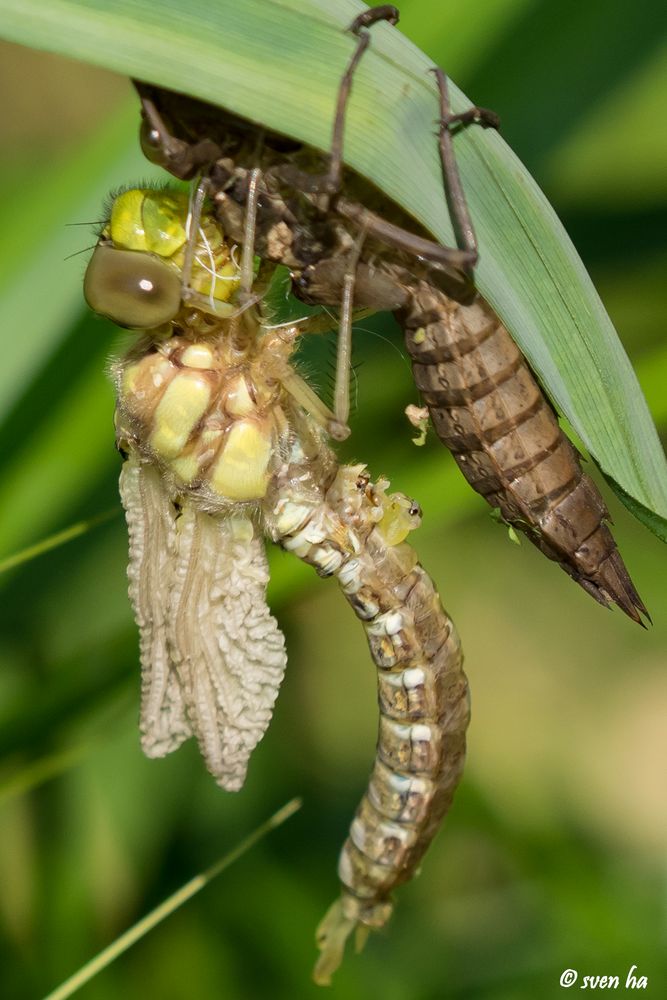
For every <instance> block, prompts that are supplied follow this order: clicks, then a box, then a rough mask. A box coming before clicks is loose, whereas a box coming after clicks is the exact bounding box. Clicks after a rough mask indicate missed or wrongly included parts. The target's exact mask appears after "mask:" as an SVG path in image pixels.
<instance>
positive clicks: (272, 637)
mask: <svg viewBox="0 0 667 1000" xmlns="http://www.w3.org/2000/svg"><path fill="white" fill-rule="evenodd" d="M121 497H122V500H123V505H124V507H125V513H126V517H127V522H128V528H129V534H130V565H129V569H128V576H129V579H130V599H131V601H132V604H133V607H134V612H135V617H136V620H137V624H138V626H139V630H140V633H141V666H142V707H141V733H142V747H143V750H144V752H145V753H146V754H147V755H148V756H149V757H161V756H164V755H165V754H167V753H170V752H171V751H172V750H175V749H176V748H177V747H178V746H180V744H181V743H182V742H183V740H184V739H186V738H187V737H188V736H190V735H193V734H194V735H195V736H196V737H197V741H198V743H199V748H200V750H201V753H202V755H203V757H204V760H205V762H206V766H207V767H208V769H209V771H210V772H211V774H212V775H213V776H214V778H215V779H216V781H217V782H218V784H219V785H220V786H221V787H222V788H225V789H227V790H228V791H238V789H240V788H241V787H242V785H243V782H244V780H245V776H246V771H247V767H248V759H249V757H250V754H251V753H252V751H253V750H254V748H255V747H256V746H257V744H258V743H259V741H260V740H261V738H262V736H263V735H264V733H265V732H266V729H267V726H268V724H269V722H270V721H271V715H272V713H273V706H274V703H275V700H276V697H277V695H278V690H279V688H280V684H281V681H282V679H283V676H284V673H285V666H286V663H287V656H286V653H285V640H284V637H283V634H282V632H281V631H280V629H279V628H278V625H277V623H276V620H275V619H274V618H273V616H272V615H271V613H270V611H269V608H268V605H267V603H266V587H267V584H268V579H269V571H268V564H267V560H266V553H265V549H264V542H263V540H262V538H261V537H258V536H257V534H256V529H255V528H254V526H253V524H252V522H251V521H250V520H249V519H247V518H244V517H220V516H216V517H214V516H211V515H210V514H206V513H204V512H202V511H198V510H196V509H195V508H194V506H193V505H191V504H188V503H187V502H185V503H184V504H183V506H182V508H181V509H180V510H179V509H177V508H176V507H175V506H174V504H173V503H172V502H171V500H170V498H169V496H168V493H167V491H166V489H165V486H164V484H163V480H162V478H161V476H160V473H159V471H158V470H157V469H155V468H154V467H151V465H150V464H147V463H143V462H141V461H140V460H139V459H138V457H137V456H135V455H131V456H130V458H129V459H128V460H127V461H126V462H125V464H124V467H123V471H122V474H121Z"/></svg>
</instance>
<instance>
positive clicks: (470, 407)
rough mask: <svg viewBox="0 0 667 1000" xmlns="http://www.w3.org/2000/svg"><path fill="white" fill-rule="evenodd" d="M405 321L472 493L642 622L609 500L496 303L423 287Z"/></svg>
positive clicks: (437, 420)
mask: <svg viewBox="0 0 667 1000" xmlns="http://www.w3.org/2000/svg"><path fill="white" fill-rule="evenodd" d="M397 315H398V318H399V321H400V322H401V323H402V325H403V328H404V331H405V340H406V345H407V349H408V352H409V354H410V357H411V358H412V369H413V373H414V377H415V382H416V384H417V387H418V388H419V390H420V391H421V393H422V396H423V397H424V401H425V402H426V404H427V406H428V408H429V411H430V414H431V419H432V421H433V424H434V426H435V429H436V431H437V434H438V437H439V438H440V439H441V441H443V443H444V444H445V445H446V446H447V447H448V448H449V449H450V450H451V451H452V453H453V455H454V458H455V460H456V462H457V464H458V466H459V468H460V469H461V471H462V472H463V474H464V475H465V477H466V479H467V480H468V482H469V483H470V485H471V486H472V487H473V489H475V490H477V492H478V493H480V494H481V495H482V496H483V497H484V498H485V500H487V501H488V503H490V504H491V506H492V507H496V508H499V509H500V512H501V514H502V516H503V518H504V519H505V520H506V521H508V522H509V523H510V524H512V525H514V526H515V527H516V528H517V529H519V530H521V531H523V532H525V533H526V534H527V536H528V537H529V538H530V540H531V541H532V542H533V543H534V544H535V545H537V546H538V548H540V549H541V550H542V552H544V553H545V555H547V556H548V557H549V558H550V559H554V560H555V561H556V562H558V563H559V564H560V565H561V566H562V568H563V569H564V570H565V571H566V572H567V573H569V575H570V576H571V577H573V578H574V579H575V580H576V581H577V582H578V583H579V584H581V586H582V587H583V588H584V589H585V590H587V591H588V592H589V593H590V594H592V596H593V597H595V599H596V600H598V601H599V602H600V603H601V604H604V605H609V603H610V602H611V601H614V602H615V603H616V604H618V606H619V607H620V608H621V609H622V610H623V611H625V613H626V614H627V615H629V616H630V617H631V618H633V619H634V620H635V621H638V622H639V621H641V619H640V613H646V609H645V607H644V605H643V603H642V601H641V599H640V597H639V595H638V594H637V591H636V590H635V587H634V585H633V583H632V581H631V579H630V576H629V574H628V572H627V570H626V568H625V566H624V564H623V561H622V559H621V556H620V553H619V551H618V549H617V547H616V543H615V541H614V539H613V537H612V534H611V532H610V530H609V528H608V527H607V524H606V521H607V520H608V518H609V514H608V511H607V508H606V506H605V503H604V500H603V499H602V496H601V495H600V492H599V491H598V489H597V487H596V485H595V483H594V482H593V480H592V479H591V478H590V477H589V476H587V475H586V473H585V472H584V471H583V469H582V468H581V464H580V460H579V455H578V453H577V451H576V450H575V449H574V447H573V446H572V445H571V444H570V442H569V441H568V439H567V438H566V436H565V434H564V433H563V432H562V430H561V429H560V426H559V424H558V420H557V418H556V415H555V413H554V411H553V410H552V408H551V406H550V405H549V403H548V402H547V400H546V398H545V397H544V395H543V393H542V390H541V389H540V387H539V385H538V384H537V382H536V380H535V378H534V376H533V374H532V373H531V371H530V369H529V367H528V365H527V363H526V361H525V359H524V357H523V355H522V354H521V352H520V351H519V349H518V347H517V346H516V344H515V343H514V341H513V340H512V338H511V337H510V335H509V333H508V332H507V330H506V329H505V327H504V326H503V324H502V323H501V322H500V320H499V319H498V317H497V316H496V315H495V313H494V312H493V310H492V309H491V308H490V306H488V305H487V304H486V303H485V302H484V300H483V299H481V298H480V297H479V296H478V297H476V298H475V300H474V301H473V302H472V303H470V304H468V305H463V304H461V303H458V302H456V301H454V300H453V299H450V298H449V297H447V296H446V295H445V294H444V293H442V292H440V291H439V290H438V289H436V288H434V287H433V286H432V285H430V284H429V283H428V282H426V281H420V282H417V283H416V284H415V285H414V286H413V288H412V289H411V295H410V297H409V300H408V302H407V304H406V306H405V307H404V308H403V309H402V310H400V311H399V312H398V313H397Z"/></svg>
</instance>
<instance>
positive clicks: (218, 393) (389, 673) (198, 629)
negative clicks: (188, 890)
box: [85, 185, 469, 983]
mask: <svg viewBox="0 0 667 1000" xmlns="http://www.w3.org/2000/svg"><path fill="white" fill-rule="evenodd" d="M255 190H256V187H255ZM252 191H253V187H252V185H251V197H250V199H249V209H248V222H247V225H246V230H245V237H246V243H245V247H244V250H243V251H241V250H240V248H239V247H237V246H232V245H230V243H229V242H228V241H227V239H226V237H225V235H224V233H223V231H222V230H221V228H220V225H219V223H218V221H217V220H216V219H215V218H214V216H213V215H212V213H211V211H210V209H207V208H206V206H204V207H203V210H202V211H201V212H197V213H195V215H194V216H193V214H192V213H191V212H190V211H189V203H188V199H187V197H186V196H185V195H183V194H181V193H178V192H164V191H155V190H140V189H135V190H130V191H126V192H125V193H123V194H121V195H119V196H118V197H117V198H116V200H115V201H114V204H113V208H112V210H111V217H110V220H109V222H108V223H107V224H106V225H105V227H104V230H103V232H102V234H101V237H100V240H99V243H98V246H97V248H96V250H95V251H94V254H93V257H92V258H91V262H90V264H89V266H88V270H87V273H86V279H85V294H86V298H87V300H88V302H89V304H90V305H91V307H92V308H93V309H94V310H96V311H97V312H99V313H101V314H103V315H105V316H107V317H109V318H111V319H113V320H114V321H115V322H117V323H119V324H120V325H122V326H124V327H127V328H130V329H132V330H134V331H136V342H135V343H134V345H133V346H132V347H131V348H130V350H129V351H128V352H127V354H126V355H125V356H124V357H122V358H121V359H119V360H118V361H117V362H116V363H115V365H114V368H113V376H114V381H115V384H116V391H117V408H116V428H117V431H116V433H117V445H118V448H119V450H120V452H121V454H122V455H123V458H124V462H123V467H122V471H121V482H120V488H121V497H122V501H123V505H124V507H125V512H126V517H127V523H128V528H129V536H130V563H129V579H130V598H131V601H132V604H133V607H134V612H135V616H136V620H137V624H138V626H139V631H140V640H141V643H140V645H141V665H142V706H141V738H142V745H143V748H144V750H145V752H146V753H147V754H148V755H149V756H162V755H164V754H167V753H169V752H170V751H172V750H174V749H176V748H177V747H178V746H179V745H180V744H181V743H182V742H183V741H184V740H185V739H187V738H188V737H190V736H194V737H195V738H196V739H197V741H198V743H199V746H200V749H201V752H202V755H203V757H204V759H205V761H206V764H207V766H208V768H209V770H210V771H211V773H212V774H213V776H214V777H215V779H216V780H217V782H218V783H219V784H220V785H221V786H222V787H223V788H226V789H230V790H236V789H239V788H240V787H241V786H242V784H243V781H244V777H245V773H246V768H247V764H248V758H249V756H250V754H251V752H252V750H253V749H254V747H255V746H256V744H257V743H258V741H259V740H260V739H261V737H262V735H263V733H264V731H265V730H266V727H267V725H268V723H269V721H270V717H271V712H272V708H273V704H274V701H275V698H276V696H277V693H278V689H279V686H280V683H281V680H282V677H283V672H284V670H285V663H286V655H285V648H284V640H283V636H282V634H281V632H280V629H279V627H278V625H277V623H276V621H275V619H274V618H273V617H272V615H271V613H270V611H269V608H268V606H267V602H266V585H267V580H268V570H267V564H266V556H265V552H264V538H268V539H269V540H270V541H272V542H275V543H277V544H278V545H280V546H281V547H282V548H284V549H286V550H287V551H290V552H293V553H294V554H295V555H296V556H297V557H299V558H300V559H302V560H304V561H305V562H306V563H308V564H310V565H312V566H313V567H314V568H315V570H316V572H317V573H318V574H319V575H320V576H324V577H326V576H334V577H336V579H337V580H338V583H339V585H340V587H341V589H342V591H343V593H344V595H345V597H346V598H347V600H348V602H349V604H350V605H351V607H352V608H353V610H354V612H355V614H356V615H357V617H358V618H359V619H360V620H361V622H362V624H363V627H364V630H365V632H366V635H367V638H368V643H369V647H370V651H371V655H372V657H373V660H374V662H375V664H376V667H377V671H378V691H379V704H380V725H379V735H378V743H377V755H376V760H375V765H374V768H373V772H372V775H371V779H370V784H369V786H368V790H367V791H366V793H365V795H364V797H363V799H362V801H361V804H360V806H359V809H358V810H357V814H356V816H355V818H354V820H353V822H352V826H351V828H350V833H349V837H348V839H347V840H346V842H345V845H344V847H343V850H342V853H341V857H340V862H339V876H340V880H341V883H342V891H341V896H340V898H339V899H338V900H337V901H336V902H335V903H334V905H333V906H332V907H331V909H330V910H329V912H328V913H327V915H326V916H325V918H324V920H323V922H322V924H321V926H320V928H319V931H318V942H319V947H320V949H321V955H320V958H319V961H318V963H317V966H316V969H315V978H316V981H318V982H320V983H326V982H328V981H329V979H330V976H331V974H332V972H333V971H334V970H335V968H336V967H337V965H338V964H339V962H340V959H341V957H342V952H343V948H344V944H345V940H346V938H347V937H348V935H349V934H350V933H352V932H353V931H354V932H356V935H357V941H358V943H360V941H361V940H362V939H363V938H364V935H365V934H366V933H367V932H368V930H369V929H370V928H376V927H381V926H382V925H384V923H385V922H386V921H387V919H388V918H389V915H390V913H391V909H392V902H391V892H392V890H393V889H394V887H395V886H397V885H399V884H400V883H402V882H405V881H407V880H408V879H410V878H411V877H412V876H413V875H414V873H415V871H416V868H417V865H418V863H419V861H420V859H421V857H422V855H423V854H424V852H425V850H426V849H427V847H428V846H429V844H430V842H431V840H432V838H433V836H434V834H435V832H436V830H437V828H438V826H439V823H440V821H441V819H442V817H443V816H444V814H445V813H446V811H447V809H448V807H449V804H450V802H451V799H452V795H453V793H454V790H455V788H456V785H457V783H458V781H459V778H460V775H461V772H462V768H463V762H464V756H465V733H466V728H467V725H468V719H469V706H468V692H467V682H466V678H465V675H464V673H463V670H462V657H461V649H460V644H459V640H458V637H457V634H456V631H455V629H454V626H453V624H452V622H451V620H450V618H449V617H448V616H447V614H446V612H445V611H444V610H443V608H442V605H441V603H440V598H439V596H438V593H437V590H436V588H435V586H434V584H433V582H432V580H431V579H430V578H429V576H428V575H427V574H426V572H425V571H424V570H423V569H422V567H421V566H420V565H419V563H418V560H417V556H416V554H415V552H414V551H413V549H412V548H411V547H410V546H409V545H408V544H407V543H406V541H405V539H406V537H407V535H408V534H409V532H410V531H411V530H412V529H413V528H415V527H416V526H417V525H418V523H419V520H420V511H419V508H418V506H417V505H416V504H415V503H414V502H413V501H411V500H409V499H408V498H407V497H405V496H404V495H402V494H390V493H388V492H387V489H388V486H389V484H388V482H387V481H386V480H383V479H380V480H378V481H376V482H373V481H372V480H371V477H370V475H369V474H368V472H367V471H366V468H365V466H363V465H340V464H339V463H338V461H337V459H336V456H335V454H334V452H333V450H332V448H331V447H330V446H329V444H328V443H327V440H326V433H325V430H324V426H325V425H326V424H327V423H328V421H329V419H330V417H331V414H330V413H329V411H328V410H327V408H326V407H325V406H324V404H323V403H322V402H321V401H320V400H319V399H318V397H317V396H316V395H315V393H314V392H313V390H312V389H311V388H310V387H309V386H308V385H307V383H306V382H304V381H303V380H302V378H301V377H300V376H299V375H297V373H296V372H295V371H294V368H293V366H292V364H291V361H290V358H291V355H292V352H293V350H294V348H295V345H296V343H297V341H298V339H299V337H300V336H301V335H302V334H303V333H305V332H308V325H307V324H298V323H297V324H289V325H275V324H272V323H271V322H270V317H269V316H267V314H266V312H265V310H264V308H263V304H262V292H263V290H264V286H265V282H266V280H267V277H268V276H267V269H266V268H265V267H263V266H260V267H259V271H258V273H257V274H256V275H255V274H254V267H253V255H252V239H253V233H254V223H255V213H254V208H255V202H254V196H253V194H252ZM239 253H240V254H241V262H240V264H239V263H238V256H239ZM253 279H254V280H253Z"/></svg>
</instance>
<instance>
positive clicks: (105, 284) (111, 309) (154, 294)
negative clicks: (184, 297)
mask: <svg viewBox="0 0 667 1000" xmlns="http://www.w3.org/2000/svg"><path fill="white" fill-rule="evenodd" d="M83 294H84V296H85V299H86V302H87V303H88V305H89V306H90V308H91V309H93V310H94V311H95V312H96V313H100V315H102V316H107V317H108V318H109V319H111V320H113V322H114V323H117V324H118V326H126V327H129V328H130V329H132V330H150V329H152V328H153V327H158V326H162V324H163V323H168V322H169V321H170V320H172V319H173V318H174V316H175V315H176V313H177V312H178V310H179V308H180V304H181V281H180V277H179V275H178V273H177V272H176V271H175V270H172V268H171V267H169V265H168V264H165V263H163V261H161V260H158V258H157V257H153V256H152V255H151V254H147V253H142V252H140V251H136V250H116V249H114V248H113V247H110V246H104V245H100V246H98V247H96V249H95V252H94V253H93V256H92V257H91V258H90V263H89V264H88V269H87V270H86V277H85V279H84V283H83Z"/></svg>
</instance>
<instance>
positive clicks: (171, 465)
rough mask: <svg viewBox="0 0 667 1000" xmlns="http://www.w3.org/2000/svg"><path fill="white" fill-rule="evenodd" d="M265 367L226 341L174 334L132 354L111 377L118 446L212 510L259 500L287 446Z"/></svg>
mask: <svg viewBox="0 0 667 1000" xmlns="http://www.w3.org/2000/svg"><path fill="white" fill-rule="evenodd" d="M266 361H267V359H266V357H265V352H263V354H262V355H259V354H255V355H252V354H250V355H249V353H248V352H247V351H243V350H239V349H237V348H235V347H234V345H233V342H232V339H231V338H225V339H224V340H223V339H221V338H216V339H215V340H214V339H208V340H207V339H204V338H202V339H194V340H193V339H191V338H188V337H185V336H173V337H171V338H170V339H169V340H167V341H166V342H163V343H156V344H155V345H154V346H153V348H152V349H149V350H148V351H145V350H144V351H142V352H137V354H136V356H134V355H130V356H129V357H128V358H126V359H125V360H124V361H123V362H121V363H120V364H119V365H118V366H117V369H116V371H115V377H116V383H117V389H118V409H117V416H116V420H117V427H118V436H119V440H120V441H121V442H122V441H123V440H124V439H125V440H127V441H129V442H131V443H132V444H133V446H134V447H135V448H137V449H138V450H139V451H140V452H141V453H142V454H143V455H144V457H145V458H147V459H150V460H152V461H157V462H158V463H159V464H160V465H161V466H162V467H163V468H164V470H165V471H166V472H167V473H168V474H170V476H171V477H172V479H173V483H174V486H175V487H176V488H179V487H182V488H183V489H184V490H186V491H187V492H192V491H194V492H196V493H199V494H202V495H203V497H205V498H208V500H209V502H210V503H211V504H212V505H213V506H219V507H220V508H224V507H225V506H226V505H227V504H238V503H243V502H249V503H252V502H253V501H259V500H261V499H262V498H263V497H264V496H265V495H266V493H267V490H268V488H269V484H270V480H271V476H272V474H273V472H274V471H275V468H276V464H277V463H278V462H279V461H280V456H281V455H282V454H284V452H285V448H286V446H287V443H288V440H289V424H288V417H287V414H286V412H285V407H284V406H283V405H282V402H283V395H284V394H283V393H282V391H281V388H280V385H279V383H278V381H277V380H276V379H275V378H274V377H272V373H271V371H270V364H269V366H268V367H269V371H267V363H266Z"/></svg>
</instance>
